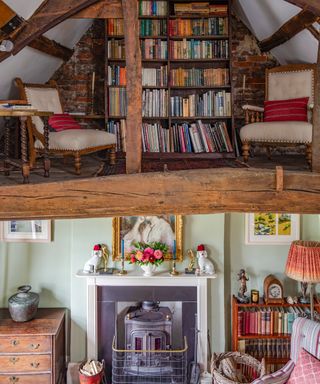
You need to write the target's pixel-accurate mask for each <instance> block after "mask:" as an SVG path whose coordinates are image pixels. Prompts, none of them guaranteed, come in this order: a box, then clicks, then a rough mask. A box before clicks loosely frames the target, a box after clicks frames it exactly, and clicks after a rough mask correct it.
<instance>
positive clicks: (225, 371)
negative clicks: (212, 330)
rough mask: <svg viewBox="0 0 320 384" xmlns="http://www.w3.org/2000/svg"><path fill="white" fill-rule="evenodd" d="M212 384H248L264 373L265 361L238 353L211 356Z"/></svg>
mask: <svg viewBox="0 0 320 384" xmlns="http://www.w3.org/2000/svg"><path fill="white" fill-rule="evenodd" d="M211 373H212V377H213V384H249V383H251V382H252V381H254V380H255V379H257V378H259V377H262V376H264V375H265V373H266V369H265V361H264V359H262V360H261V362H260V361H259V360H257V359H255V358H254V357H252V356H250V355H248V354H245V353H240V352H226V353H220V354H215V353H214V354H213V356H212V360H211Z"/></svg>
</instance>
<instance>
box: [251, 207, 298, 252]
mask: <svg viewBox="0 0 320 384" xmlns="http://www.w3.org/2000/svg"><path fill="white" fill-rule="evenodd" d="M245 229H246V231H245V243H246V244H267V245H268V244H270V245H271V244H290V243H291V242H292V241H294V240H299V238H300V216H299V215H297V214H291V213H271V212H258V213H246V224H245Z"/></svg>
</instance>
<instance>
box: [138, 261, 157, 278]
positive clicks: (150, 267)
mask: <svg viewBox="0 0 320 384" xmlns="http://www.w3.org/2000/svg"><path fill="white" fill-rule="evenodd" d="M141 268H142V269H143V271H144V274H143V276H147V277H148V276H153V275H154V272H155V270H156V269H157V266H156V265H155V264H150V263H149V264H146V265H141Z"/></svg>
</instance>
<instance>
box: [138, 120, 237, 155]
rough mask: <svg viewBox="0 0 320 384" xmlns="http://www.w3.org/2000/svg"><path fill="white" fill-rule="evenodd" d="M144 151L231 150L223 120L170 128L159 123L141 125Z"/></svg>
mask: <svg viewBox="0 0 320 384" xmlns="http://www.w3.org/2000/svg"><path fill="white" fill-rule="evenodd" d="M142 148H143V151H144V152H162V153H164V152H178V153H193V152H194V153H200V152H207V153H213V152H232V145H231V142H230V138H229V135H228V131H227V128H226V125H225V123H224V122H216V123H214V124H203V123H202V122H201V120H198V121H197V122H196V123H192V124H189V123H183V124H173V125H172V126H171V127H170V129H168V128H166V127H163V126H162V125H161V124H160V123H154V124H148V123H144V124H143V125H142Z"/></svg>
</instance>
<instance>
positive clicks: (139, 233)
mask: <svg viewBox="0 0 320 384" xmlns="http://www.w3.org/2000/svg"><path fill="white" fill-rule="evenodd" d="M112 232H113V234H112V258H113V260H119V259H120V255H121V253H122V249H121V244H124V255H125V257H126V258H129V255H130V250H131V249H132V246H133V243H135V242H143V243H152V242H155V241H157V242H161V243H165V244H167V245H168V253H167V255H166V259H167V260H170V259H172V251H173V246H174V241H175V242H176V243H175V244H176V259H177V260H178V261H182V259H183V253H182V217H181V216H180V215H179V216H176V215H161V216H122V217H115V218H114V219H113V223H112Z"/></svg>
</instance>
